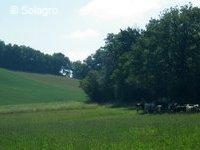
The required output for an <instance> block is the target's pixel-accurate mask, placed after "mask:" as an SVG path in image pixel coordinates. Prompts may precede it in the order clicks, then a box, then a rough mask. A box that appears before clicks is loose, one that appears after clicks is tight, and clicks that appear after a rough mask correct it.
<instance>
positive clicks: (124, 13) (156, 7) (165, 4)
mask: <svg viewBox="0 0 200 150" xmlns="http://www.w3.org/2000/svg"><path fill="white" fill-rule="evenodd" d="M189 2H192V4H194V5H198V6H200V0H90V1H89V2H88V3H86V4H85V5H84V6H83V7H81V8H80V9H79V15H80V16H86V17H92V18H93V19H96V20H98V21H99V22H100V23H102V21H106V22H110V23H117V24H118V25H119V26H121V27H127V26H132V25H134V26H135V25H136V26H144V25H145V24H146V23H147V22H148V20H149V19H150V18H151V17H153V18H155V17H158V16H159V13H160V12H161V11H163V10H164V9H166V8H169V7H172V6H176V5H178V6H180V5H185V4H188V3H189Z"/></svg>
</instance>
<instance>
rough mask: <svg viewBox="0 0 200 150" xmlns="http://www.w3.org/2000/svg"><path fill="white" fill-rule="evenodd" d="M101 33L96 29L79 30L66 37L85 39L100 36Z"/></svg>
mask: <svg viewBox="0 0 200 150" xmlns="http://www.w3.org/2000/svg"><path fill="white" fill-rule="evenodd" d="M99 36H100V33H99V32H98V31H96V30H94V29H86V30H82V31H81V30H77V31H74V32H71V33H69V35H67V36H66V37H67V38H69V39H85V38H87V39H88V38H98V37H99Z"/></svg>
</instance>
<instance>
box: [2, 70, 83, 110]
mask: <svg viewBox="0 0 200 150" xmlns="http://www.w3.org/2000/svg"><path fill="white" fill-rule="evenodd" d="M85 100H86V95H85V93H84V92H83V90H82V89H81V88H80V87H79V81H78V80H72V79H68V78H66V77H58V76H52V75H40V74H33V73H23V72H14V71H8V70H5V69H0V106H1V105H16V104H32V103H45V102H47V103H48V102H59V101H60V102H66V101H85Z"/></svg>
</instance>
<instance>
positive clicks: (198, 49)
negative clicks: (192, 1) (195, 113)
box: [84, 5, 200, 103]
mask: <svg viewBox="0 0 200 150" xmlns="http://www.w3.org/2000/svg"><path fill="white" fill-rule="evenodd" d="M88 60H90V61H88ZM86 64H87V65H88V67H89V68H90V70H95V71H97V72H98V74H99V75H98V77H99V78H96V82H97V83H98V88H96V87H95V88H94V89H96V91H94V89H93V88H92V87H93V86H95V85H96V84H95V85H93V84H94V83H95V81H94V80H90V77H86V79H85V80H87V85H89V86H86V87H84V90H85V91H86V93H89V92H91V91H90V90H93V93H98V92H99V91H101V95H102V101H105V100H106V101H107V100H110V99H111V100H112V101H113V102H121V103H135V102H136V101H141V100H146V101H158V100H161V99H163V98H165V99H168V100H170V101H178V102H181V103H186V102H187V103H199V99H200V94H199V93H200V9H199V8H197V7H193V6H192V5H186V6H183V7H181V8H180V9H179V8H171V9H169V10H166V11H164V12H163V14H162V15H161V16H160V18H159V19H157V20H156V19H151V20H150V22H149V23H148V24H147V26H146V29H145V30H136V29H131V28H128V29H126V30H121V31H120V32H119V33H118V34H108V36H107V38H106V42H105V46H104V47H102V48H100V49H99V51H97V53H96V54H94V55H92V56H90V57H88V59H87V60H86ZM99 66H100V67H99ZM88 76H89V75H88ZM87 87H90V88H87ZM99 89H100V90H99ZM89 96H91V95H90V94H89ZM90 98H91V99H93V100H94V98H93V97H90Z"/></svg>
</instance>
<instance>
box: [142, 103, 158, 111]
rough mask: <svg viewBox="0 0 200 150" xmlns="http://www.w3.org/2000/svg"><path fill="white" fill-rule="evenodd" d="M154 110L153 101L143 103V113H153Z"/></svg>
mask: <svg viewBox="0 0 200 150" xmlns="http://www.w3.org/2000/svg"><path fill="white" fill-rule="evenodd" d="M155 110H156V105H155V104H154V103H145V104H144V111H145V113H154V112H155Z"/></svg>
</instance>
